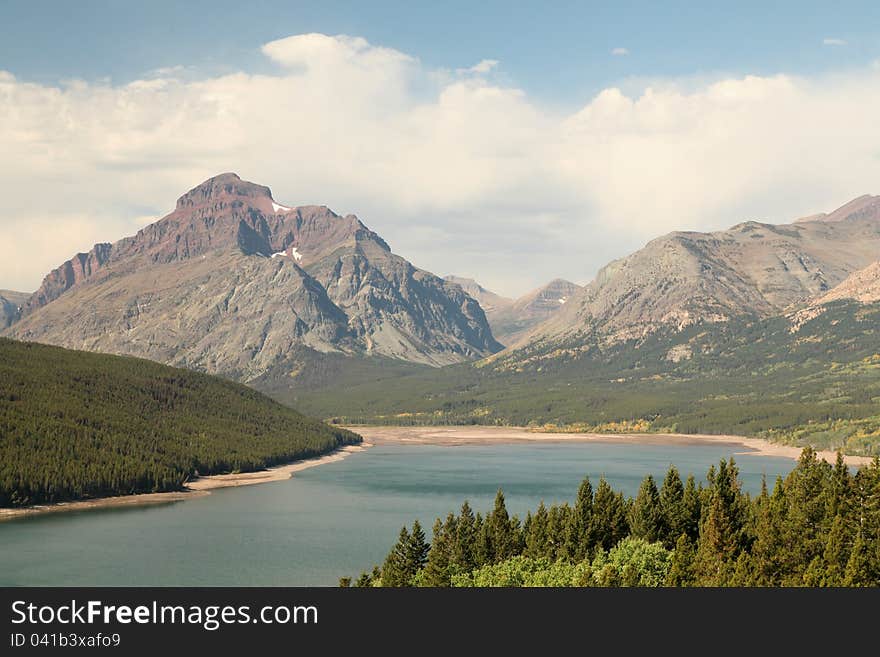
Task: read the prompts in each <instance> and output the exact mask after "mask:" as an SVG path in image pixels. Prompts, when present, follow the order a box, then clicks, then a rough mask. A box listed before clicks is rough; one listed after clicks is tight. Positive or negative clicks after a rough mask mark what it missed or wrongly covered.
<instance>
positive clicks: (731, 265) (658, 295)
mask: <svg viewBox="0 0 880 657" xmlns="http://www.w3.org/2000/svg"><path fill="white" fill-rule="evenodd" d="M868 198H869V199H876V198H877V197H868ZM862 199H865V197H862ZM817 216H818V218H813V219H811V220H810V221H801V222H796V223H793V224H788V225H771V224H765V223H759V222H755V221H748V222H744V223H741V224H738V225H736V226H734V227H732V228H730V229H729V230H724V231H717V232H713V233H699V232H674V233H670V234H668V235H665V236H663V237H660V238H657V239H655V240H653V241H651V242H649V243H648V244H647V245H646V246H645V247H644V248H643V249H641V250H639V251H637V252H635V253H633V254H632V255H629V256H627V257H625V258H622V259H620V260H616V261H614V262H612V263H610V264H609V265H607V266H605V267H604V268H603V269H602V270H600V272H599V274H598V275H597V276H596V279H595V280H594V281H593V282H591V283H590V284H589V285H587V286H586V287H585V288H584V289H583V290H581V291H580V292H578V293H577V294H575V295H574V296H573V297H572V298H571V299H570V300H569V301H568V302H567V303H566V304H565V305H564V307H563V308H562V309H561V310H560V311H559V312H558V313H556V314H555V315H554V316H553V317H551V318H550V319H549V320H547V322H545V323H544V324H542V325H541V326H539V327H537V328H536V329H535V330H534V331H533V332H532V333H531V334H530V335H529V336H528V339H527V340H525V341H523V342H522V343H520V344H519V345H517V347H521V348H522V349H523V350H524V351H523V353H520V354H518V355H511V354H510V353H509V352H505V353H503V354H501V355H499V358H501V359H505V358H509V359H512V360H514V361H515V360H517V359H522V358H532V357H538V358H544V356H540V355H539V354H540V353H545V354H550V353H553V354H555V355H554V356H552V357H557V356H560V355H564V354H567V355H569V356H570V355H572V354H575V353H581V352H584V351H586V350H588V349H589V348H590V347H591V345H596V346H608V345H614V344H618V343H624V342H627V341H632V340H635V341H638V340H643V339H645V338H646V336H648V335H651V334H653V333H655V332H658V331H665V332H670V333H675V332H678V331H681V330H683V329H684V328H686V327H688V326H691V325H694V324H702V325H710V324H719V323H724V322H728V321H730V320H731V319H733V318H747V317H751V318H766V317H771V316H773V315H777V314H780V313H782V312H783V311H784V310H785V309H786V308H788V307H790V306H792V305H793V304H798V303H803V302H804V301H805V300H808V299H810V298H813V297H816V296H819V295H821V294H823V293H825V292H827V291H828V290H830V289H831V288H833V287H834V286H836V285H838V284H839V283H841V282H842V281H843V280H844V279H845V278H846V277H847V276H849V275H850V274H852V273H853V272H855V271H857V270H858V269H861V268H862V267H866V266H867V265H868V264H870V263H871V262H873V261H875V260H876V259H877V254H878V253H880V203H876V202H874V201H873V200H872V201H870V202H868V201H865V200H859V199H856V201H853V202H851V203H848V204H847V205H845V206H843V208H841V209H839V210H836V211H835V212H833V213H831V214H830V215H817ZM563 344H564V345H565V347H564V351H563V352H559V351H558V349H559V348H560V347H561V345H563Z"/></svg>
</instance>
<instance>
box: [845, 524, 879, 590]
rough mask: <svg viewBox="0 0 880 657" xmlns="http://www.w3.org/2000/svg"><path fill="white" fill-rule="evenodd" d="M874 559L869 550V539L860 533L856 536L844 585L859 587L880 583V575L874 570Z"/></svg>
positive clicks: (847, 565)
mask: <svg viewBox="0 0 880 657" xmlns="http://www.w3.org/2000/svg"><path fill="white" fill-rule="evenodd" d="M872 561H873V559H872V558H871V554H870V553H869V552H868V541H866V540H865V539H864V537H862V535H861V534H859V535H858V536H856V540H855V542H854V543H853V546H852V551H851V552H850V555H849V561H847V564H846V571H845V572H844V575H843V585H844V586H858V587H862V586H878V585H880V577H878V575H877V573H875V572H872V570H873V568H872Z"/></svg>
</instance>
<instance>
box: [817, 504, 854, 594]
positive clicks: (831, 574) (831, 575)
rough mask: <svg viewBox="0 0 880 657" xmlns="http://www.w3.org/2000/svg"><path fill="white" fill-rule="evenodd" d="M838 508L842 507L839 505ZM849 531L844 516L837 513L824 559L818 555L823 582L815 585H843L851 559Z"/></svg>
mask: <svg viewBox="0 0 880 657" xmlns="http://www.w3.org/2000/svg"><path fill="white" fill-rule="evenodd" d="M838 508H842V505H839V506H838ZM848 545H849V532H848V531H847V527H846V521H845V520H844V519H843V516H841V515H837V516H835V517H834V521H833V522H832V523H831V531H830V532H828V538H827V539H825V552H824V554H823V555H822V559H819V557H816V560H818V561H819V562H820V563H821V564H822V565H823V566H824V573H823V574H822V580H821V583H817V584H814V586H841V585H842V584H843V580H844V573H845V571H846V566H847V562H848V561H849V549H848Z"/></svg>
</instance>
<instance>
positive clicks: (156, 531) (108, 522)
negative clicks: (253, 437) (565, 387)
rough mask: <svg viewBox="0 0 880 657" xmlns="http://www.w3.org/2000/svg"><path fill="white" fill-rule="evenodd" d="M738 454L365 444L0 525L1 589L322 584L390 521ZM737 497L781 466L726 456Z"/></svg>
mask: <svg viewBox="0 0 880 657" xmlns="http://www.w3.org/2000/svg"><path fill="white" fill-rule="evenodd" d="M741 450H742V447H741V446H739V445H725V444H712V445H633V444H620V443H575V444H558V443H554V444H506V445H461V446H455V447H447V446H437V445H398V444H384V445H377V446H375V447H373V448H371V449H368V450H365V451H362V452H357V453H354V454H352V455H350V456H349V457H347V458H346V459H344V460H342V461H337V462H334V463H328V464H325V465H322V466H319V467H315V468H312V469H309V470H304V471H302V472H298V473H297V474H296V475H295V476H294V477H293V478H292V479H290V480H287V481H279V482H274V483H269V484H262V485H257V486H247V487H239V488H225V489H219V490H215V491H213V492H212V493H211V494H210V495H208V496H204V497H199V498H194V499H191V500H186V501H182V502H175V503H171V504H164V505H161V506H152V507H140V508H126V509H101V510H91V511H82V512H70V513H58V514H47V515H42V516H32V517H25V518H22V519H18V520H14V521H10V522H4V523H0V585H3V586H50V585H55V586H77V585H80V586H83V585H95V586H98V585H107V586H126V585H133V586H138V585H158V586H174V585H181V586H211V585H214V586H220V585H229V586H305V585H331V586H332V585H336V583H337V581H338V579H339V577H340V576H343V575H350V576H357V575H358V574H359V573H360V572H361V571H363V570H369V569H371V568H372V566H373V564H377V563H378V564H381V562H382V560H383V559H384V557H385V555H386V554H387V552H388V550H389V549H390V547H391V545H392V544H393V543H394V542H395V540H396V538H397V533H398V532H399V530H400V527H401V525H402V524H404V523H406V524H408V525H409V524H411V523H412V521H413V520H414V519H415V518H418V519H419V520H420V521H421V522H422V524H423V525H424V526H425V531H426V533H428V536H429V538H430V527H431V525H432V524H433V521H434V519H435V518H436V517H438V516H444V517H445V515H446V514H447V513H448V512H449V511H453V510H455V511H457V510H458V508H459V507H460V506H461V503H462V501H463V500H465V499H468V500H469V501H470V503H471V506H473V507H474V509H475V510H476V511H483V512H485V511H486V510H487V509H490V508H491V506H492V502H493V499H494V497H495V493H496V491H497V489H498V488H499V487H501V488H503V489H504V492H505V496H506V498H507V506H508V510H509V511H510V512H511V513H517V514H519V515H520V516H522V515H524V514H525V511H526V510H527V509H534V508H535V507H536V506H537V504H538V503H539V502H540V501H541V500H542V499H543V500H544V501H545V502H546V503H548V504H550V503H553V502H564V501H570V500H573V498H574V496H575V493H576V492H577V487H578V485H579V484H580V482H581V480H582V479H583V477H584V476H585V475H589V477H590V478H591V480H592V481H593V486H594V488H595V486H596V483H597V482H598V479H599V477H600V475H604V476H605V477H606V479H608V481H609V482H610V483H611V484H612V486H613V487H614V488H615V489H620V490H623V491H625V492H626V493H627V494H629V495H634V494H635V492H636V490H637V489H638V486H639V483H640V482H641V480H642V478H643V477H644V476H645V475H647V474H649V473H650V474H653V475H654V476H655V478H657V479H658V485H659V482H660V480H662V477H663V475H664V473H665V471H666V470H667V468H668V467H669V465H670V464H672V463H674V464H675V465H676V466H678V468H679V471H680V472H681V473H682V477H683V478H684V477H685V476H686V475H687V474H689V473H693V474H694V475H695V476H696V477H697V480H698V481H700V480H702V479H703V477H704V476H705V473H706V470H707V469H708V467H709V466H710V465H711V464H717V462H718V460H719V459H721V458H727V457H729V456H731V455H733V454H734V453H736V452H739V451H741ZM735 458H736V461H737V464H738V466H739V469H740V476H741V479H742V480H743V485H744V487H745V489H746V490H748V491H750V492H752V493H755V492H757V491H759V490H760V486H761V477H762V475H766V477H767V480H768V484H769V485H771V486H772V484H773V481H774V480H775V478H776V476H777V475H785V474H787V473H788V472H789V471H790V470H791V469H792V468H793V467H794V465H795V461H793V460H791V459H787V458H780V457H767V456H757V455H750V454H742V455H737V456H735Z"/></svg>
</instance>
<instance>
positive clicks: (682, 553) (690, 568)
mask: <svg viewBox="0 0 880 657" xmlns="http://www.w3.org/2000/svg"><path fill="white" fill-rule="evenodd" d="M694 558H695V554H694V545H693V543H692V542H691V540H690V538H688V535H687V534H686V533H684V532H682V534H681V536H679V537H678V540H677V541H676V542H675V550H674V551H673V553H672V561H671V563H670V565H669V574H668V575H667V577H666V584H667V585H668V586H691V585H693V583H694Z"/></svg>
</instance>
